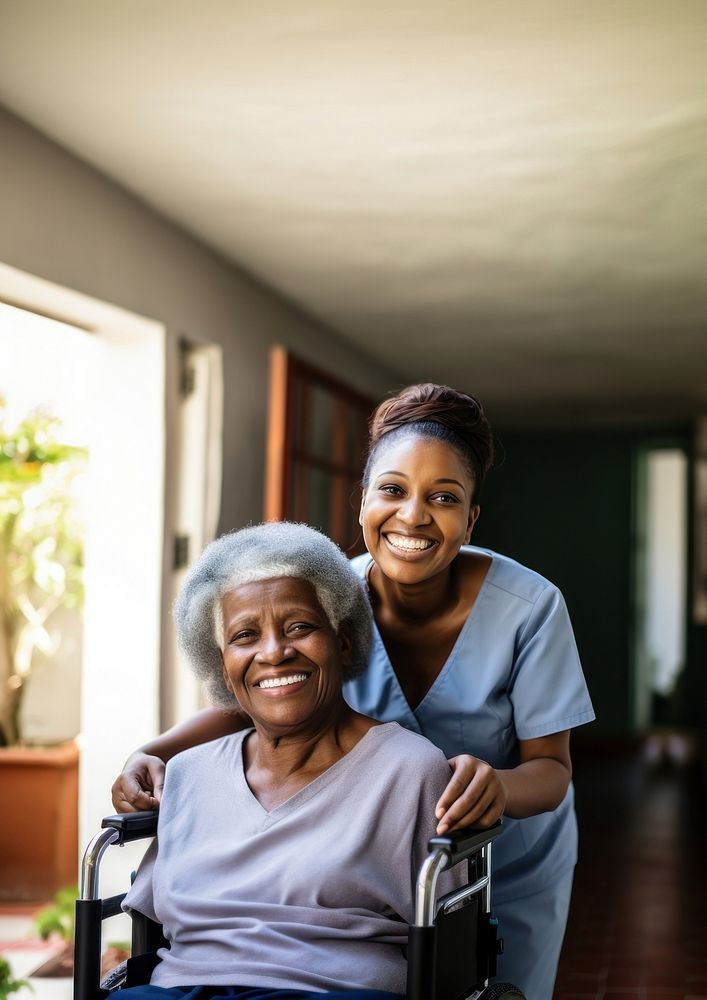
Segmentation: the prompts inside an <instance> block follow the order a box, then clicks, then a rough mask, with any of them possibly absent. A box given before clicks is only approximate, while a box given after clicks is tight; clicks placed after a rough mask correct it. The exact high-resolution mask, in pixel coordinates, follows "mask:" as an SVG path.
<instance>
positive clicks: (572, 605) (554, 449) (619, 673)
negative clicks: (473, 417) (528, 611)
mask: <svg viewBox="0 0 707 1000" xmlns="http://www.w3.org/2000/svg"><path fill="white" fill-rule="evenodd" d="M498 437H499V439H500V442H501V444H502V446H503V449H502V450H504V451H505V455H502V456H501V457H500V458H499V461H500V464H499V465H498V466H497V467H496V468H495V469H494V470H493V471H492V472H491V473H490V475H489V478H488V481H487V485H486V487H485V490H484V495H483V498H482V504H481V517H480V519H479V522H478V525H477V528H476V530H475V533H474V539H473V540H474V541H475V542H476V544H478V545H485V546H488V547H489V548H493V549H498V550H499V551H501V552H503V553H505V554H506V555H509V556H512V557H513V558H514V559H518V560H519V561H520V562H522V563H525V564H526V565H528V566H531V567H532V568H533V569H536V570H538V572H540V573H542V574H543V575H544V576H547V577H548V578H549V579H550V580H552V581H553V582H554V583H556V584H557V585H558V586H559V587H560V589H561V590H562V592H563V593H564V595H565V599H566V601H567V605H568V607H569V611H570V615H571V617H572V622H573V624H574V629H575V634H576V637H577V645H578V646H579V651H580V655H581V657H582V663H583V666H584V671H585V674H586V677H587V683H588V684H589V688H590V691H591V695H592V699H593V701H594V706H595V709H596V713H597V722H596V723H594V724H593V726H592V730H593V733H592V735H595V736H598V735H602V736H604V735H615V736H620V735H623V734H628V733H630V732H631V731H632V730H633V721H632V719H633V705H632V700H633V678H632V671H631V653H632V639H633V628H634V622H633V614H632V563H633V559H632V522H633V505H634V499H635V498H634V487H633V468H634V456H635V454H636V450H637V448H638V447H639V446H640V445H641V444H643V443H647V444H656V443H658V442H659V441H661V440H662V438H657V437H656V436H655V435H652V436H651V437H650V438H646V437H645V436H644V435H638V434H636V433H632V432H626V431H601V432H592V433H588V432H587V433H572V434H570V433H567V434H517V433H514V434H511V433H507V434H504V433H501V434H499V435H498ZM666 437H667V436H666ZM676 441H679V442H680V443H685V444H686V443H687V437H686V435H685V434H682V435H676V434H673V433H671V434H670V443H672V444H674V443H675V442H676ZM701 645H702V649H704V635H703V636H702V637H701ZM698 646H700V637H699V636H698V637H697V638H696V637H695V634H694V630H691V631H690V634H689V636H688V652H689V653H691V651H692V650H693V649H695V648H696V647H698ZM694 686H695V682H694V680H693V678H692V676H691V673H690V671H689V670H688V672H687V674H686V682H685V683H684V684H683V687H685V688H689V687H694ZM681 700H682V699H681ZM695 721H697V720H695ZM588 735H589V734H588Z"/></svg>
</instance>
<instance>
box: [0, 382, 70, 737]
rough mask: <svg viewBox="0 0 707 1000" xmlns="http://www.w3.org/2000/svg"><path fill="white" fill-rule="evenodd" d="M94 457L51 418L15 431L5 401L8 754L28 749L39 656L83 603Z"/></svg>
mask: <svg viewBox="0 0 707 1000" xmlns="http://www.w3.org/2000/svg"><path fill="white" fill-rule="evenodd" d="M85 459H86V451H85V449H83V448H76V447H74V446H72V445H68V444H66V443H65V442H64V441H63V440H62V436H61V423H60V421H59V420H57V419H56V418H54V417H52V416H49V415H48V414H46V413H42V412H40V411H37V412H35V413H30V414H28V415H27V416H26V417H25V418H24V420H22V421H21V422H20V423H19V424H16V425H11V424H10V421H9V419H8V416H7V411H6V408H5V404H4V400H3V399H2V397H0V746H2V745H4V746H12V745H14V744H17V743H21V742H22V738H21V737H22V734H21V732H20V726H19V720H20V706H21V702H22V695H23V693H24V688H25V684H26V681H27V679H28V677H29V675H30V673H31V670H32V657H33V654H34V651H35V649H39V650H41V651H42V652H43V653H45V654H46V655H48V656H52V655H53V654H54V653H55V652H56V650H57V648H58V642H59V641H60V639H59V638H57V636H53V635H52V634H51V632H50V630H49V629H48V627H47V623H48V619H49V617H50V616H51V615H52V614H53V613H54V612H55V611H56V610H57V609H59V608H62V607H64V608H76V609H78V608H80V607H81V605H82V601H83V525H82V523H81V519H80V516H79V509H78V504H77V502H76V497H75V489H74V483H75V480H76V477H77V476H78V474H79V473H81V472H82V471H83V469H84V466H85Z"/></svg>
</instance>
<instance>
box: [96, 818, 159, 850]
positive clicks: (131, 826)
mask: <svg viewBox="0 0 707 1000" xmlns="http://www.w3.org/2000/svg"><path fill="white" fill-rule="evenodd" d="M158 816H159V811H158V810H157V809H150V810H148V811H146V812H134V813H119V814H117V815H115V816H106V817H104V819H103V822H102V823H101V827H103V828H104V829H111V830H117V831H118V839H117V840H116V841H115V843H116V844H117V845H119V846H122V845H123V844H127V843H129V842H130V841H131V840H144V839H145V838H146V837H154V836H155V834H156V833H157V817H158Z"/></svg>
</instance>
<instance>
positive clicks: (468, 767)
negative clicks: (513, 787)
mask: <svg viewBox="0 0 707 1000" xmlns="http://www.w3.org/2000/svg"><path fill="white" fill-rule="evenodd" d="M449 765H450V767H451V768H452V770H453V771H454V774H453V776H452V778H451V780H450V782H449V784H448V785H447V787H446V788H445V790H444V792H443V793H442V797H441V798H440V800H439V802H438V803H437V809H436V810H435V815H436V817H437V820H438V823H437V833H438V834H444V833H449V832H450V831H452V830H461V829H462V828H463V827H465V826H481V827H489V826H492V825H493V824H494V823H495V822H496V820H497V819H499V818H500V817H501V816H502V815H503V811H504V809H505V807H506V799H507V797H508V793H507V791H506V786H505V784H504V783H503V781H502V780H501V776H500V773H499V772H498V771H496V770H494V768H492V767H491V765H490V764H487V763H486V761H485V760H479V758H478V757H471V756H470V755H469V754H462V755H461V756H459V757H452V759H451V760H450V761H449Z"/></svg>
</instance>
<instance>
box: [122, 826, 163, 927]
mask: <svg viewBox="0 0 707 1000" xmlns="http://www.w3.org/2000/svg"><path fill="white" fill-rule="evenodd" d="M156 859H157V840H156V839H155V840H153V841H152V843H151V844H150V846H149V847H148V849H147V851H146V852H145V854H144V856H143V859H142V861H141V862H140V867H139V868H138V871H137V875H136V876H135V881H134V882H133V884H132V885H131V886H130V889H129V890H128V893H127V895H126V897H125V899H124V900H123V902H122V908H123V910H125V912H126V913H130V912H131V910H137V911H138V913H144V914H145V916H146V917H149V918H150V920H154V921H156V922H157V923H159V920H158V918H157V915H156V914H155V903H154V898H153V892H152V873H153V870H154V867H155V860H156Z"/></svg>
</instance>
